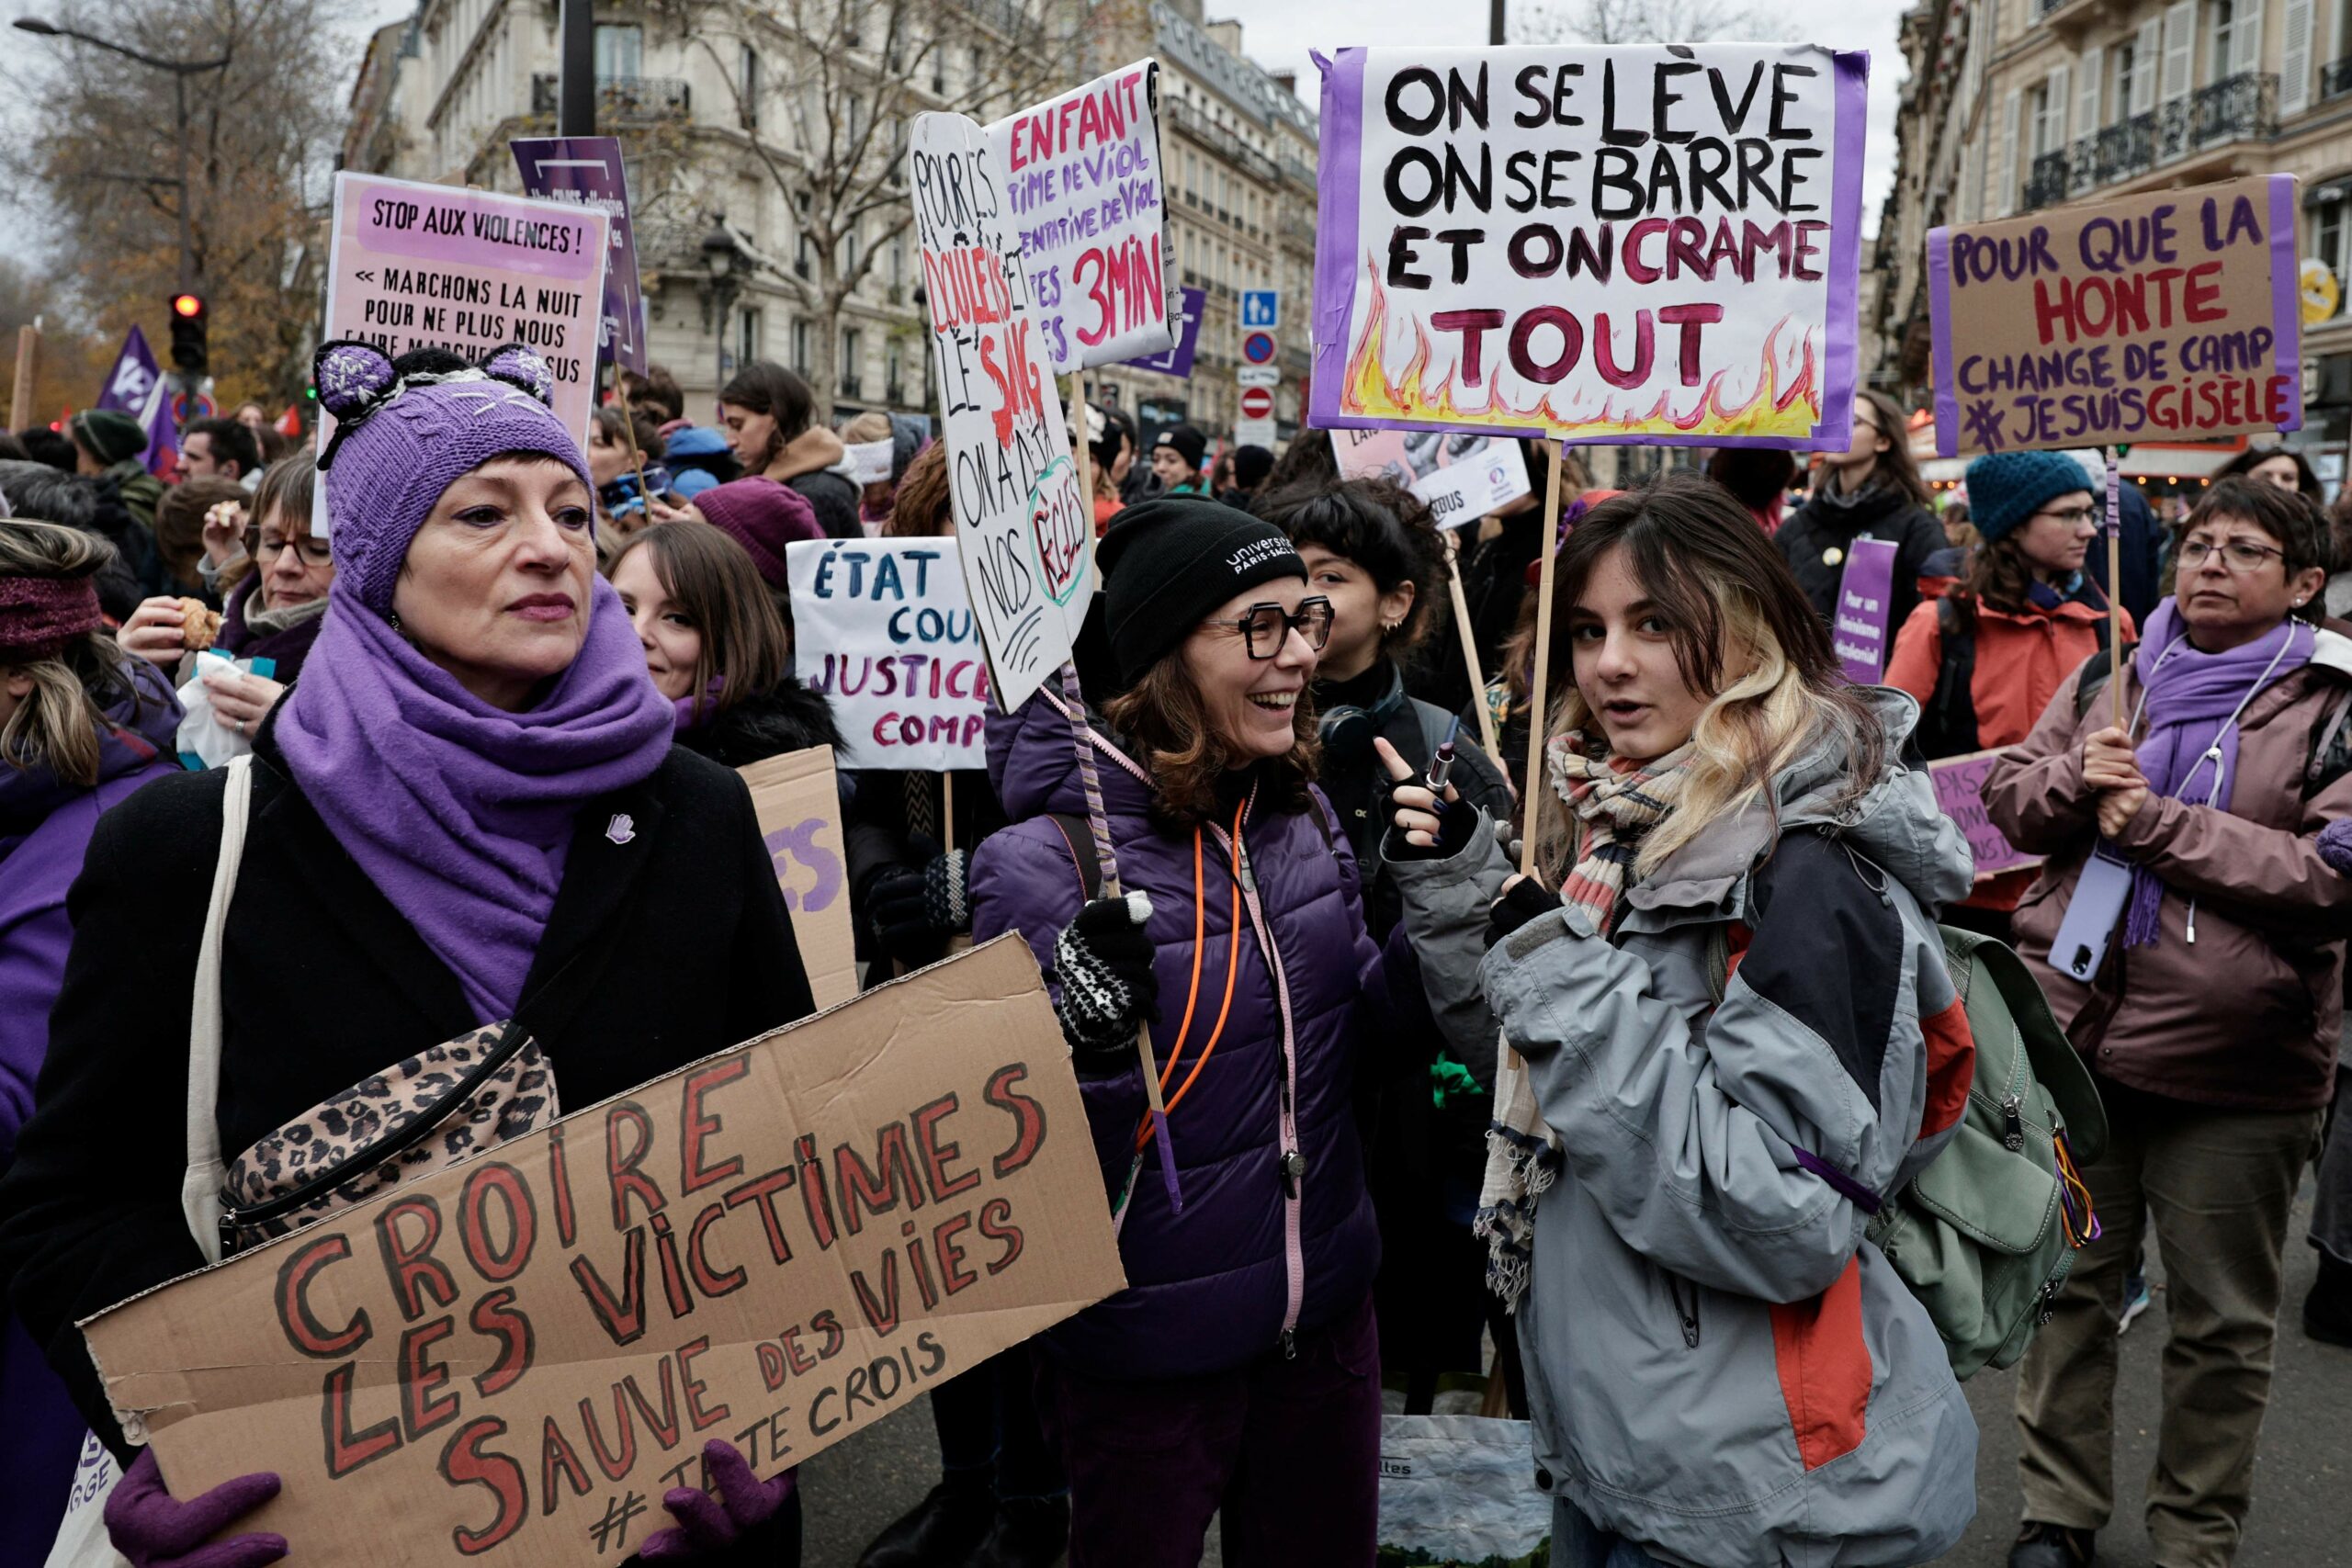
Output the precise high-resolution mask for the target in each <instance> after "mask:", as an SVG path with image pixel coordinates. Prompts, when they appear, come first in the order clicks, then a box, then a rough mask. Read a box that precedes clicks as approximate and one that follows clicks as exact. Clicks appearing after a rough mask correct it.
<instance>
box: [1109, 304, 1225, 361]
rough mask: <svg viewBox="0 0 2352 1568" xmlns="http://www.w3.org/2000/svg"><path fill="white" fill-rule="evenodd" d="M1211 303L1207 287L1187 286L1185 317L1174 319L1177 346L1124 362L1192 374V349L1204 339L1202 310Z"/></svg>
mask: <svg viewBox="0 0 2352 1568" xmlns="http://www.w3.org/2000/svg"><path fill="white" fill-rule="evenodd" d="M1208 303H1209V295H1208V290H1207V289H1205V288H1187V289H1185V290H1184V319H1183V320H1182V321H1179V322H1177V323H1175V326H1176V346H1175V347H1173V348H1170V349H1163V350H1162V351H1161V352H1159V353H1158V354H1147V355H1143V356H1142V357H1141V358H1139V359H1128V360H1123V361H1121V363H1122V364H1126V365H1132V366H1134V367H1136V369H1138V370H1157V371H1159V373H1160V374H1161V375H1163V376H1176V377H1181V378H1190V377H1191V376H1192V374H1193V349H1195V348H1197V347H1199V346H1200V342H1201V312H1202V311H1204V310H1207V309H1208Z"/></svg>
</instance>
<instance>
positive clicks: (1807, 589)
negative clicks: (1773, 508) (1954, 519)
mask: <svg viewBox="0 0 2352 1568" xmlns="http://www.w3.org/2000/svg"><path fill="white" fill-rule="evenodd" d="M1863 538H1870V539H1888V540H1892V541H1893V542H1894V588H1893V590H1892V592H1891V593H1890V595H1889V601H1890V602H1889V604H1888V611H1887V621H1886V647H1887V650H1888V651H1889V652H1890V653H1891V652H1893V651H1894V634H1895V633H1896V632H1898V631H1900V630H1902V629H1903V623H1904V622H1905V620H1907V619H1909V618H1910V615H1911V611H1912V609H1913V608H1914V607H1915V606H1916V605H1917V604H1918V603H1919V573H1920V569H1921V568H1923V567H1925V566H1926V565H1927V564H1928V557H1929V556H1931V555H1934V554H1935V553H1936V552H1937V551H1938V550H1940V549H1942V548H1944V547H1945V545H1946V543H1947V541H1946V540H1945V538H1944V530H1943V525H1942V524H1940V523H1939V522H1937V521H1936V519H1935V515H1934V514H1933V513H1930V512H1929V511H1928V509H1927V508H1926V507H1924V506H1921V505H1920V504H1919V503H1918V502H1915V501H1913V500H1912V499H1911V498H1910V497H1909V496H1907V495H1905V494H1904V493H1903V491H1900V490H1898V489H1896V488H1895V487H1894V486H1893V485H1891V484H1884V483H1879V484H1871V485H1867V486H1865V487H1863V489H1862V491H1861V492H1860V494H1858V495H1855V496H1852V497H1850V498H1849V497H1846V496H1840V495H1832V494H1830V493H1829V490H1828V487H1827V485H1826V482H1825V483H1824V485H1823V487H1822V488H1821V489H1820V490H1817V491H1815V492H1814V495H1813V499H1812V500H1811V501H1808V502H1805V503H1804V505H1803V506H1801V507H1799V508H1797V510H1796V511H1795V512H1793V513H1790V514H1789V518H1788V521H1786V522H1784V523H1782V524H1781V531H1780V532H1779V533H1778V534H1776V535H1775V536H1773V542H1774V543H1775V544H1778V545H1779V546H1780V547H1781V554H1782V555H1783V556H1785V557H1787V558H1788V562H1789V570H1792V571H1793V572H1795V573H1796V576H1797V586H1798V587H1800V588H1803V589H1804V596H1805V597H1806V598H1807V599H1809V600H1811V601H1812V602H1813V607H1814V610H1815V613H1816V614H1817V615H1820V616H1821V619H1822V621H1823V623H1824V624H1825V625H1828V626H1835V625H1836V624H1837V616H1838V582H1839V581H1840V580H1841V579H1842V578H1843V577H1844V575H1845V570H1846V567H1845V558H1846V555H1847V553H1848V552H1849V550H1851V549H1852V547H1853V544H1854V541H1855V540H1856V539H1863ZM1832 551H1835V552H1836V553H1837V556H1838V559H1837V560H1835V561H1831V560H1827V559H1825V557H1826V556H1827V555H1828V554H1829V553H1830V552H1832Z"/></svg>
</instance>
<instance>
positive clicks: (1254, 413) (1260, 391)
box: [1241, 387, 1274, 419]
mask: <svg viewBox="0 0 2352 1568" xmlns="http://www.w3.org/2000/svg"><path fill="white" fill-rule="evenodd" d="M1241 417H1242V418H1244V419H1272V418H1273V417H1274V394H1273V393H1272V392H1270V391H1268V390H1267V389H1265V388H1263V387H1245V388H1243V389H1242V391H1241Z"/></svg>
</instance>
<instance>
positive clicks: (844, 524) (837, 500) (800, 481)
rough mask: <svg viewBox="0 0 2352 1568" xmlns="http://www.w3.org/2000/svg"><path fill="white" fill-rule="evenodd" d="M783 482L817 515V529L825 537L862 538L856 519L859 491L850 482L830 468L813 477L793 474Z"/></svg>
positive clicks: (863, 527)
mask: <svg viewBox="0 0 2352 1568" xmlns="http://www.w3.org/2000/svg"><path fill="white" fill-rule="evenodd" d="M784 482H785V483H786V484H788V485H790V486H791V487H792V488H793V489H794V490H797V491H799V492H800V499H801V500H803V501H805V502H808V503H809V510H810V511H811V512H814V513H816V514H817V526H819V527H820V528H822V529H823V530H824V531H825V537H827V538H828V539H862V538H864V537H865V525H864V524H863V523H860V522H859V521H858V519H857V502H858V497H859V494H860V492H859V491H858V488H857V486H856V485H855V484H854V483H853V482H852V481H851V480H849V479H844V478H842V476H841V475H839V474H837V473H834V472H832V471H831V469H820V470H818V471H817V472H815V473H813V474H796V475H794V476H793V477H792V478H790V479H786V480H785V481H784Z"/></svg>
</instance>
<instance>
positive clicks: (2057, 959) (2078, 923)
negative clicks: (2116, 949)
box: [2050, 843, 2131, 986]
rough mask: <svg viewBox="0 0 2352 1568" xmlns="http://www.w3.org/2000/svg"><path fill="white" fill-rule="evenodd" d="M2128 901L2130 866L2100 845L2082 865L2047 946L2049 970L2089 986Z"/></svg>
mask: <svg viewBox="0 0 2352 1568" xmlns="http://www.w3.org/2000/svg"><path fill="white" fill-rule="evenodd" d="M2129 902H2131V862H2129V861H2126V860H2121V859H2119V858H2118V857H2116V856H2115V855H2114V854H2112V853H2110V852H2109V850H2108V847H2107V846H2106V845H2105V844H2103V843H2102V844H2101V845H2099V847H2098V849H2096V850H2094V851H2092V852H2091V858H2090V859H2089V860H2087V861H2086V862H2084V863H2083V874H2082V875H2081V876H2079V877H2077V878H2076V879H2075V893H2074V897H2071V898H2069V899H2067V900H2066V913H2065V915H2064V918H2062V919H2060V920H2059V922H2058V935H2057V938H2056V940H2055V941H2053V942H2051V944H2050V962H2051V964H2052V967H2054V968H2056V969H2058V970H2059V971H2060V972H2061V973H2063V974H2065V975H2068V976H2072V977H2073V978H2075V979H2077V980H2080V981H2081V982H2082V983H2083V984H2085V985H2086V986H2087V985H2089V984H2090V982H2091V976H2095V975H2097V974H2098V966H2099V965H2100V964H2103V963H2105V962H2106V961H2107V944H2108V942H2109V940H2111V939H2112V938H2113V937H2114V935H2115V928H2116V925H2117V923H2118V922H2119V921H2120V920H2121V919H2123V906H2124V905H2125V904H2127V903H2129Z"/></svg>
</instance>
